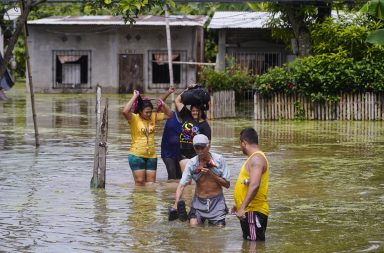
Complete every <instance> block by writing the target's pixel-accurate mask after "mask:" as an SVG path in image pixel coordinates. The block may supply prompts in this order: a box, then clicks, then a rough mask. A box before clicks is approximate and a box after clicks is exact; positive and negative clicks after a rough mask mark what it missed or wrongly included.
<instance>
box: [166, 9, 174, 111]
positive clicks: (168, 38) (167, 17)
mask: <svg viewBox="0 0 384 253" xmlns="http://www.w3.org/2000/svg"><path fill="white" fill-rule="evenodd" d="M165 31H166V34H167V49H168V69H169V85H170V86H171V87H174V84H173V65H172V44H171V29H170V27H169V14H168V6H167V5H165ZM171 99H172V105H171V108H172V110H174V109H175V103H174V102H175V94H174V93H172V94H171Z"/></svg>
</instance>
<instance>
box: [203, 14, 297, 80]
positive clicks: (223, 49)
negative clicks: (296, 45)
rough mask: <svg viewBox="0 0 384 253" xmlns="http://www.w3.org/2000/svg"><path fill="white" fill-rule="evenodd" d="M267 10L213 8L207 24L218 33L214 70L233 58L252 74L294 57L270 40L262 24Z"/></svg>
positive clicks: (222, 67) (278, 43) (264, 23)
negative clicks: (215, 66)
mask: <svg viewBox="0 0 384 253" xmlns="http://www.w3.org/2000/svg"><path fill="white" fill-rule="evenodd" d="M270 15H271V14H270V13H269V12H237V11H217V12H215V14H214V16H213V17H212V20H211V22H210V24H209V26H208V28H209V29H213V30H216V31H217V32H218V47H219V48H218V57H217V63H218V64H217V69H218V70H221V71H222V70H224V69H225V67H227V66H226V62H228V61H231V60H232V61H234V62H236V63H237V64H238V65H240V67H241V68H242V69H243V70H245V71H247V72H249V73H252V74H263V73H264V72H266V71H267V70H268V68H270V67H273V66H281V65H282V64H283V63H285V62H287V61H289V60H291V59H293V58H294V57H295V56H294V55H293V53H292V52H291V51H290V50H288V49H287V48H286V46H285V45H284V44H282V43H281V42H279V41H276V40H274V39H272V36H271V29H269V28H268V27H266V23H267V21H268V19H269V16H270Z"/></svg>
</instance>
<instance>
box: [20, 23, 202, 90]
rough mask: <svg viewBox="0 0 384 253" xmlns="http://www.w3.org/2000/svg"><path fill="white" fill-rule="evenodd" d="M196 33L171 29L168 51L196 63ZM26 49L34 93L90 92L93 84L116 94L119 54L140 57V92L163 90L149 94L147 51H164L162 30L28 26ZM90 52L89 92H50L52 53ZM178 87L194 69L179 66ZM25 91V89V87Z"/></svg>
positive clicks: (193, 75) (191, 77)
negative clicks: (138, 54) (174, 51)
mask: <svg viewBox="0 0 384 253" xmlns="http://www.w3.org/2000/svg"><path fill="white" fill-rule="evenodd" d="M196 29H197V28H194V27H171V36H172V50H177V51H179V50H180V51H185V52H186V54H185V58H186V59H185V60H187V61H193V60H195V59H196V41H195V37H196ZM28 45H29V51H30V61H31V69H32V78H33V85H34V89H35V91H36V92H47V93H58V92H94V90H95V87H96V85H97V84H100V85H101V86H102V87H103V92H111V93H116V92H118V86H119V54H137V53H140V54H143V55H144V66H143V71H144V90H145V91H146V92H159V91H161V92H163V91H164V88H163V87H161V88H159V89H158V90H156V89H152V90H149V82H150V81H151V78H150V77H151V76H150V75H151V64H150V63H151V62H150V61H151V59H150V55H149V52H150V51H151V50H167V43H166V34H165V27H163V26H158V27H131V26H129V25H127V26H95V25H93V26H79V25H77V26H62V25H61V26H52V25H29V38H28ZM71 49H73V50H91V77H90V81H91V86H92V88H91V89H82V90H78V89H74V90H71V89H53V88H52V87H53V81H54V73H53V72H54V71H53V64H54V63H55V61H54V60H55V59H54V57H53V51H54V50H71ZM183 69H184V70H185V74H184V75H183V76H184V77H185V78H184V79H182V82H183V83H182V84H181V85H180V86H181V87H180V88H182V87H186V85H187V84H188V83H190V82H191V81H195V79H196V67H195V66H194V65H187V66H183ZM27 87H28V85H27Z"/></svg>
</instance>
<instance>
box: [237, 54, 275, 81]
mask: <svg viewBox="0 0 384 253" xmlns="http://www.w3.org/2000/svg"><path fill="white" fill-rule="evenodd" d="M231 57H233V59H234V60H235V61H236V64H237V65H239V66H240V68H241V69H242V70H243V71H245V72H248V73H249V74H252V75H261V74H264V73H265V72H267V70H268V69H269V68H271V67H274V66H281V53H280V52H232V54H231Z"/></svg>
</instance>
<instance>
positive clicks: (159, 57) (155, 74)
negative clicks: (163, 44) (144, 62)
mask: <svg viewBox="0 0 384 253" xmlns="http://www.w3.org/2000/svg"><path fill="white" fill-rule="evenodd" d="M148 55H149V59H150V64H149V65H150V71H149V80H150V83H149V88H150V89H152V88H166V87H168V86H169V83H170V80H169V64H168V52H167V51H149V54H148ZM185 59H186V52H184V51H173V52H172V61H175V62H181V61H185ZM172 68H173V83H174V84H175V86H176V87H180V85H181V84H182V83H183V82H185V75H186V68H185V66H184V65H182V64H180V63H179V64H172Z"/></svg>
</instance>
